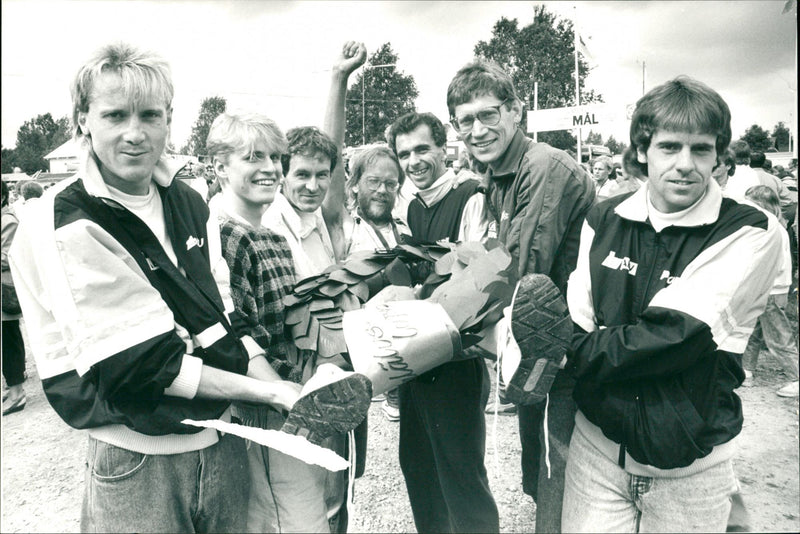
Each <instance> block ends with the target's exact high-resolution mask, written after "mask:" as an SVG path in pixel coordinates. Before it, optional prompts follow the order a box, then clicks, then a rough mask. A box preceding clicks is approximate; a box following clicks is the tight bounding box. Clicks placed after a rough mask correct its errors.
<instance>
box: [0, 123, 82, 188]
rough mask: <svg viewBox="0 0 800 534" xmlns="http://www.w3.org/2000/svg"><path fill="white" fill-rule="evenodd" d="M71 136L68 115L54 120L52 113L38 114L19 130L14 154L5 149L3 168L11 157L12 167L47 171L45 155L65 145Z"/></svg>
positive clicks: (30, 170)
mask: <svg viewBox="0 0 800 534" xmlns="http://www.w3.org/2000/svg"><path fill="white" fill-rule="evenodd" d="M69 137H70V130H69V119H68V118H67V117H61V118H60V119H58V120H54V119H53V116H52V115H51V114H50V113H45V114H44V115H37V116H36V117H35V118H33V119H31V120H29V121H25V123H24V124H23V125H22V126H20V128H19V130H17V147H16V148H15V149H14V150H13V156H12V155H11V154H7V153H6V150H8V149H5V150H4V151H3V168H4V169H5V161H6V159H9V160H12V162H11V163H12V168H13V167H19V168H21V169H22V172H25V173H27V174H33V173H35V172H36V171H45V172H46V171H47V170H48V164H47V160H46V159H44V157H45V156H46V155H47V154H49V153H50V152H52V151H53V150H55V149H56V148H58V147H59V146H61V145H63V144H64V143H65V142H66V141H67V140H68V139H69ZM9 156H11V157H9ZM3 172H5V170H4V171H3Z"/></svg>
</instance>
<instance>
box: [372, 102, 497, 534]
mask: <svg viewBox="0 0 800 534" xmlns="http://www.w3.org/2000/svg"><path fill="white" fill-rule="evenodd" d="M387 141H388V142H389V146H390V147H391V148H392V150H394V152H395V154H397V159H398V160H399V161H400V166H401V167H402V169H403V172H404V173H405V174H406V176H407V177H408V178H410V179H411V181H412V182H413V183H414V185H416V186H417V187H418V188H419V192H418V193H417V194H416V196H415V197H414V198H413V199H412V200H411V202H410V203H409V206H408V226H409V227H410V228H411V233H412V235H413V236H414V238H415V239H419V240H421V241H430V242H433V241H438V240H441V239H446V240H449V241H453V242H456V241H480V240H481V239H483V237H484V236H485V234H486V227H487V225H486V218H485V217H484V204H483V195H482V194H481V193H479V192H478V186H479V183H478V182H477V181H476V180H467V181H463V182H462V183H459V182H460V181H461V180H459V178H460V177H457V176H456V174H455V172H453V170H452V169H448V168H447V167H446V165H445V157H446V148H445V144H446V141H447V136H446V132H445V129H444V125H443V124H442V123H441V121H439V119H437V118H436V117H435V116H434V115H432V114H430V113H416V112H411V113H407V114H406V115H403V116H402V117H400V118H399V119H397V121H395V122H394V124H392V126H391V128H390V130H389V133H388V135H387ZM465 173H466V171H462V172H461V173H460V175H465ZM488 396H489V376H488V372H487V370H486V365H484V363H483V359H482V358H471V359H466V360H459V361H453V362H448V363H445V364H443V365H440V366H439V367H436V368H435V369H432V370H431V371H428V372H427V373H424V374H422V375H420V376H418V377H417V378H415V379H414V380H412V381H410V382H407V383H405V384H403V385H401V386H400V445H399V456H400V468H401V469H402V471H403V476H404V477H405V480H406V488H407V489H408V497H409V501H410V503H411V510H412V512H413V514H414V523H415V525H416V527H417V531H418V532H498V531H499V529H500V525H499V517H498V512H497V505H496V504H495V501H494V497H493V496H492V493H491V490H490V489H489V481H488V478H487V475H486V467H485V465H484V452H485V449H486V421H485V415H484V412H483V410H484V408H485V407H486V400H487V398H488Z"/></svg>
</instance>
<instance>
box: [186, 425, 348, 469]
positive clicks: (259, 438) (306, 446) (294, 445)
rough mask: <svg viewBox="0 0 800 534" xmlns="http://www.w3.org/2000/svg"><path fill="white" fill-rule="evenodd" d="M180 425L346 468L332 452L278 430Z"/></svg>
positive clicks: (311, 462) (237, 426) (323, 464)
mask: <svg viewBox="0 0 800 534" xmlns="http://www.w3.org/2000/svg"><path fill="white" fill-rule="evenodd" d="M181 422H182V423H183V424H185V425H192V426H199V427H204V428H214V429H216V430H219V431H220V432H224V433H226V434H233V435H235V436H239V437H240V438H244V439H248V440H250V441H255V442H256V443H260V444H261V445H264V446H265V447H269V448H271V449H275V450H276V451H280V452H282V453H283V454H286V455H288V456H291V457H293V458H297V459H298V460H300V461H302V462H305V463H307V464H310V465H318V466H320V467H324V468H325V469H327V470H328V471H343V470H345V469H347V468H348V467H349V466H350V464H349V462H348V461H347V460H345V459H344V458H342V457H341V456H339V455H338V454H336V453H335V452H333V451H332V450H330V449H326V448H325V447H320V446H319V445H315V444H313V443H311V442H310V441H308V440H307V439H306V438H304V437H302V436H295V435H292V434H287V433H286V432H281V431H280V430H266V429H263V428H255V427H252V426H245V425H237V424H236V423H226V422H225V421H220V420H207V421H193V420H191V419H184V420H183V421H181Z"/></svg>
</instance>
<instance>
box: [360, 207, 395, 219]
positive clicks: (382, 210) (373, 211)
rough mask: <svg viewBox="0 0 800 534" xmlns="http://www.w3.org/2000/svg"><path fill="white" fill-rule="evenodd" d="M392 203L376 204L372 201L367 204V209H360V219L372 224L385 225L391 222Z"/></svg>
mask: <svg viewBox="0 0 800 534" xmlns="http://www.w3.org/2000/svg"><path fill="white" fill-rule="evenodd" d="M393 208H394V202H391V201H390V202H388V203H386V204H376V203H374V202H372V201H370V202H368V203H367V208H366V209H363V208H362V210H361V211H362V213H361V215H362V217H364V218H365V219H366V220H368V221H370V222H371V223H374V224H386V223H388V222H390V221H391V220H392V209H393Z"/></svg>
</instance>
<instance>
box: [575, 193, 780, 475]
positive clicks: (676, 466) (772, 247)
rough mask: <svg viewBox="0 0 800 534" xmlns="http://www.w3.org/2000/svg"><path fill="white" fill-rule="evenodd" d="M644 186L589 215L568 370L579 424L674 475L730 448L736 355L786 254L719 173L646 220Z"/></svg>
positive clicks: (774, 228) (624, 456)
mask: <svg viewBox="0 0 800 534" xmlns="http://www.w3.org/2000/svg"><path fill="white" fill-rule="evenodd" d="M647 195H648V187H647V185H645V186H643V187H642V188H641V189H639V190H638V191H637V192H635V193H633V194H630V195H625V196H621V197H615V198H611V199H609V200H606V201H604V202H601V203H599V204H598V205H596V206H595V207H594V208H592V210H591V211H590V212H589V214H588V216H587V218H586V221H585V223H584V227H583V231H582V234H581V243H580V252H579V255H578V263H577V267H576V270H575V271H574V272H573V273H572V275H571V277H570V279H569V285H568V291H567V301H568V306H569V310H570V314H571V316H572V319H573V321H574V323H575V325H576V329H575V332H576V333H575V335H574V337H573V343H572V348H571V351H570V353H569V354H568V359H569V363H568V365H567V369H568V370H569V371H571V372H572V373H574V375H575V377H576V379H577V384H576V387H575V392H574V397H575V400H576V402H577V404H578V408H579V412H578V416H577V417H576V431H583V432H585V433H588V434H589V435H590V436H594V437H595V438H596V439H595V440H594V441H595V442H596V444H597V445H598V446H599V447H600V448H601V450H603V451H604V452H606V454H607V455H608V456H612V459H613V460H614V461H616V462H618V465H620V466H621V467H623V468H626V470H628V471H629V472H633V473H634V474H641V475H650V476H680V475H682V474H689V473H690V472H691V471H699V470H702V469H703V468H704V467H707V466H709V467H710V465H709V464H713V463H715V462H718V461H722V460H724V459H726V458H729V457H730V456H731V455H732V454H733V448H732V447H729V446H726V444H728V443H729V442H730V441H731V440H732V439H733V438H734V437H735V436H736V435H738V434H739V432H740V430H741V427H742V407H741V401H740V399H739V397H738V396H737V395H736V394H735V393H734V389H735V388H737V387H739V385H740V384H741V383H742V381H743V380H744V372H743V370H742V364H741V355H742V353H743V352H744V348H745V346H746V344H747V340H748V338H749V336H750V334H751V333H752V331H753V328H754V326H755V324H756V320H757V319H758V316H759V315H761V313H762V312H763V310H764V307H765V305H766V302H767V297H768V295H769V292H770V289H771V287H772V284H773V282H774V280H775V276H776V274H777V269H778V267H779V265H780V264H781V260H782V254H783V252H782V249H781V239H780V235H779V233H778V232H779V228H778V221H777V219H775V218H774V217H772V216H769V215H767V214H766V213H764V212H762V211H760V210H758V209H756V208H755V207H753V206H751V205H747V204H739V203H737V202H736V201H734V200H731V199H729V198H723V196H722V192H721V190H720V188H719V186H718V185H717V183H716V182H715V181H714V180H711V181H710V183H709V187H708V189H707V191H706V193H705V194H704V196H703V197H702V198H701V199H700V200H698V202H696V203H695V204H694V205H693V206H691V207H689V208H687V209H686V210H684V211H682V212H679V213H675V214H655V213H654V215H653V216H652V217H651V216H649V212H650V211H651V210H653V208H652V205H651V204H650V203H649V201H648V197H647ZM600 431H601V432H602V433H600ZM626 461H627V463H628V464H629V465H627V466H626ZM630 464H633V465H630Z"/></svg>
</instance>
